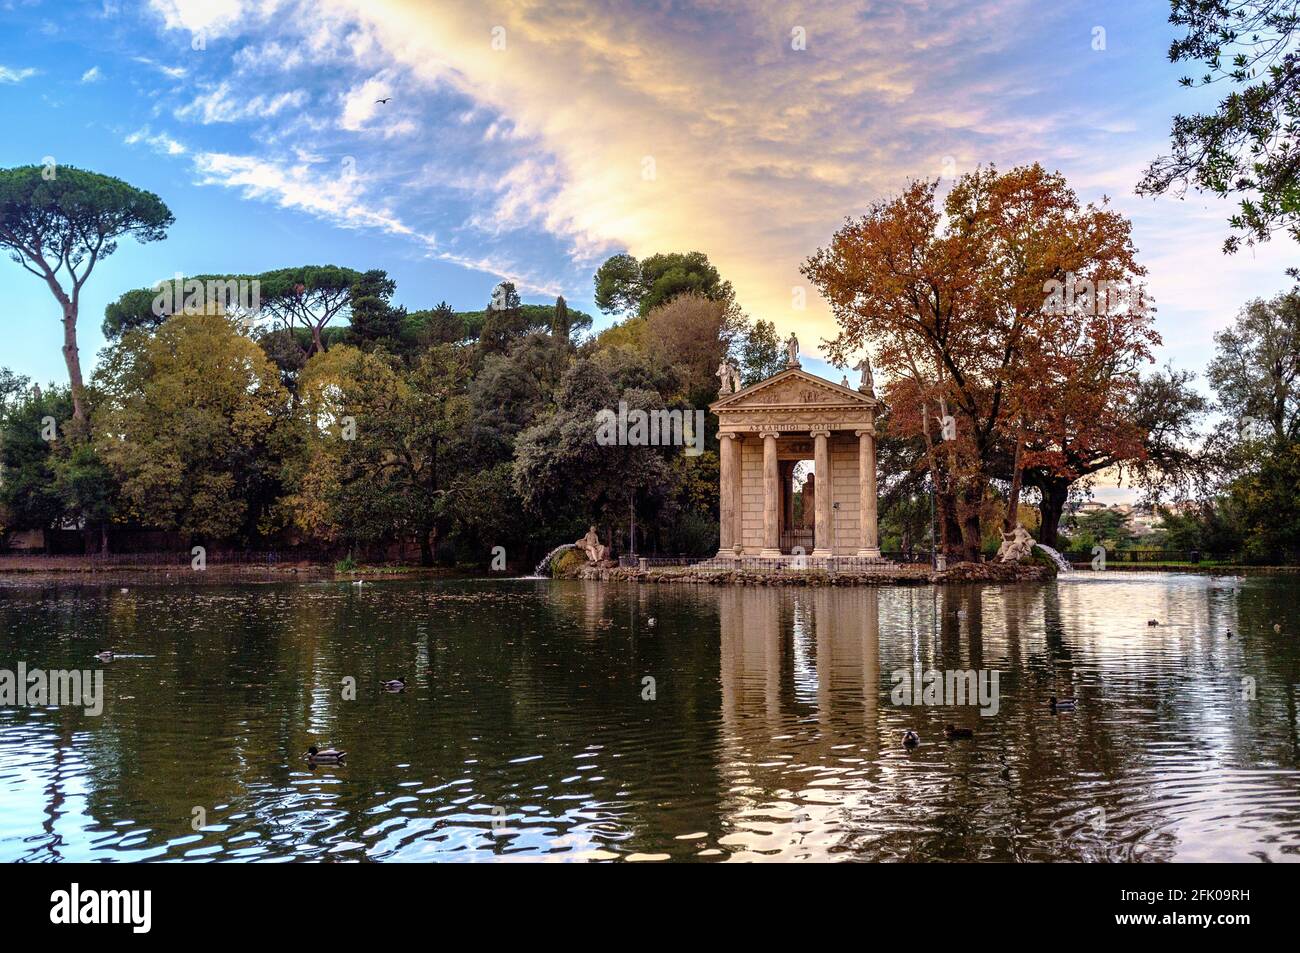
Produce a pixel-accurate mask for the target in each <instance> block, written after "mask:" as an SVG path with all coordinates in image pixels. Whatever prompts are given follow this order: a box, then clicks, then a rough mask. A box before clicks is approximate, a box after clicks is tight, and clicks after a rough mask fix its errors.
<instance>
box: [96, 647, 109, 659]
mask: <svg viewBox="0 0 1300 953" xmlns="http://www.w3.org/2000/svg"><path fill="white" fill-rule="evenodd" d="M95 658H97V659H99V660H100V661H101V662H111V661H113V650H112V649H105V650H104V651H102V652H96V653H95Z"/></svg>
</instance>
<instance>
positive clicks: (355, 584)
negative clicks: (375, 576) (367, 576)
mask: <svg viewBox="0 0 1300 953" xmlns="http://www.w3.org/2000/svg"><path fill="white" fill-rule="evenodd" d="M365 584H366V581H365V580H364V579H358V580H357V581H356V582H354V583H353V584H352V585H354V586H364V585H365Z"/></svg>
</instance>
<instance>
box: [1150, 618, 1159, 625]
mask: <svg viewBox="0 0 1300 953" xmlns="http://www.w3.org/2000/svg"><path fill="white" fill-rule="evenodd" d="M1159 624H1160V622H1159V620H1157V619H1147V625H1159Z"/></svg>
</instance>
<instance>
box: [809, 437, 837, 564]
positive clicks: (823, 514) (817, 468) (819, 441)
mask: <svg viewBox="0 0 1300 953" xmlns="http://www.w3.org/2000/svg"><path fill="white" fill-rule="evenodd" d="M812 435H813V472H814V473H815V474H816V475H817V493H816V495H815V496H814V502H813V505H814V507H815V509H816V520H815V522H814V525H813V551H812V555H813V556H814V557H815V558H818V559H821V558H825V557H827V556H833V555H835V524H834V522H833V521H832V518H831V503H832V502H833V501H834V499H835V490H834V487H833V486H832V483H831V451H830V436H831V432H830V429H829V428H827V427H818V428H816V429H814V430H813V431H812Z"/></svg>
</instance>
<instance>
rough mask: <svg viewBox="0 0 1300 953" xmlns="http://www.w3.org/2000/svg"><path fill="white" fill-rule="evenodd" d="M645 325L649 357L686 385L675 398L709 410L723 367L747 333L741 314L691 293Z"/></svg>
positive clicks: (648, 318)
mask: <svg viewBox="0 0 1300 953" xmlns="http://www.w3.org/2000/svg"><path fill="white" fill-rule="evenodd" d="M644 320H645V322H646V330H645V336H644V339H643V341H644V344H645V347H646V354H647V356H648V357H649V358H650V359H651V360H652V361H657V362H659V363H662V364H664V365H666V366H669V367H672V368H673V369H674V370H675V371H676V373H677V378H678V380H679V381H680V383H681V390H680V392H679V393H676V394H672V395H669V396H670V397H672V398H674V399H682V400H684V401H685V402H686V403H687V404H688V405H689V406H691V407H703V406H707V405H708V403H709V401H710V400H712V399H713V397H714V396H715V395H716V394H717V392H718V378H717V371H718V365H719V364H721V363H722V359H723V358H724V357H726V356H727V354H728V353H729V352H730V351H731V347H732V342H733V341H734V340H735V338H736V335H737V333H738V332H739V331H740V330H741V329H742V328H743V321H742V318H741V316H740V313H739V309H738V308H736V306H735V305H734V304H733V303H730V302H726V301H717V300H714V299H711V298H706V297H705V296H704V295H701V294H697V293H695V292H693V291H688V292H686V293H684V294H680V295H678V296H677V297H675V298H673V299H672V300H671V301H669V302H668V303H667V304H662V305H660V306H659V307H657V308H655V309H654V310H653V311H651V312H650V313H649V314H647V315H646V317H645V319H644Z"/></svg>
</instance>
